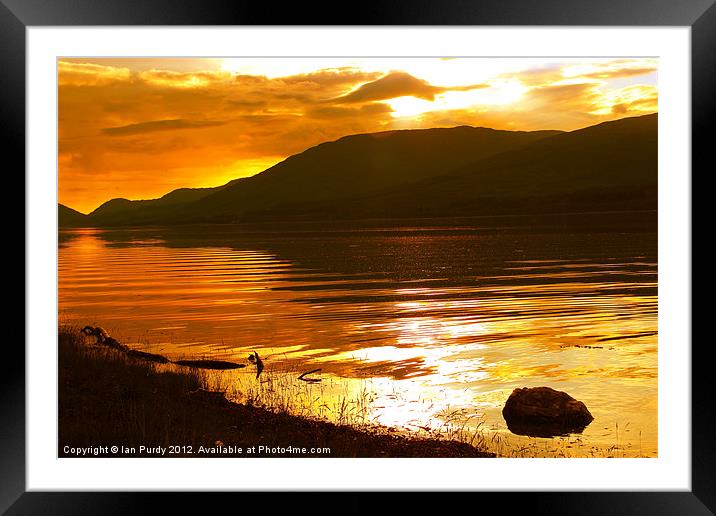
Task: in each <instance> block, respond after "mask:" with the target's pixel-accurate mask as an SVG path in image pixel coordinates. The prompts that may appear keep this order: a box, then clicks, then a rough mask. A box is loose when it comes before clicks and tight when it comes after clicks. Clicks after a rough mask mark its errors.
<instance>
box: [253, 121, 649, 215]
mask: <svg viewBox="0 0 716 516" xmlns="http://www.w3.org/2000/svg"><path fill="white" fill-rule="evenodd" d="M657 126H658V117H657V115H656V114H654V115H646V116H642V117H634V118H625V119H621V120H616V121H613V122H605V123H602V124H598V125H595V126H591V127H587V128H585V129H580V130H577V131H572V132H569V133H561V134H557V135H553V136H551V137H549V138H544V139H540V140H538V141H535V142H532V143H529V144H526V145H524V146H522V147H520V148H518V149H513V150H510V151H507V152H502V153H499V154H496V155H493V156H489V157H487V158H484V159H482V160H477V161H475V162H473V163H470V164H468V165H465V166H463V167H459V168H457V169H455V170H452V171H449V172H447V173H445V174H442V175H440V176H437V177H433V178H429V179H426V180H421V181H416V182H413V183H412V184H408V185H402V186H401V187H400V188H390V189H386V190H384V191H382V192H378V193H374V194H371V195H363V196H354V197H353V198H352V199H341V200H340V201H339V202H324V203H297V204H295V205H292V206H289V205H286V206H283V207H281V208H280V209H274V210H264V211H262V212H257V213H255V214H254V216H255V217H256V218H261V219H272V218H273V219H282V218H283V219H295V218H297V217H300V218H316V219H320V218H326V217H341V218H365V217H428V216H461V215H498V214H528V213H554V212H572V211H574V212H586V211H615V210H617V211H628V210H653V209H656V207H657V183H658V174H657V157H658V156H657V132H658V131H657V129H658V127H657Z"/></svg>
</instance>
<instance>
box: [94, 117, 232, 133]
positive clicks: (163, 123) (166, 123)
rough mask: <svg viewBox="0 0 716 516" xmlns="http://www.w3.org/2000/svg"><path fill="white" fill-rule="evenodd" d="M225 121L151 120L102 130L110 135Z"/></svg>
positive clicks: (168, 129)
mask: <svg viewBox="0 0 716 516" xmlns="http://www.w3.org/2000/svg"><path fill="white" fill-rule="evenodd" d="M226 123H227V122H221V121H215V120H184V119H182V118H177V119H174V120H152V121H151V122H140V123H138V124H129V125H122V126H119V127H105V128H104V129H102V132H103V133H105V134H109V135H112V136H123V135H129V134H143V133H153V132H156V131H174V130H177V129H199V128H202V127H216V126H219V125H224V124H226Z"/></svg>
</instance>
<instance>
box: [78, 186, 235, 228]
mask: <svg viewBox="0 0 716 516" xmlns="http://www.w3.org/2000/svg"><path fill="white" fill-rule="evenodd" d="M240 181H242V179H234V180H233V181H230V182H229V183H227V184H225V185H222V186H218V187H214V188H179V189H177V190H173V191H171V192H169V193H168V194H165V195H163V196H162V197H160V198H159V199H147V200H139V201H130V200H129V199H112V200H109V201H107V202H105V203H104V204H102V205H101V206H99V207H98V208H97V209H96V210H94V211H93V212H92V213H90V214H89V217H90V219H91V220H92V222H93V223H94V224H96V225H98V226H114V225H117V226H123V225H137V224H149V223H154V222H157V221H162V220H163V221H170V220H172V219H173V218H175V217H177V213H179V214H180V213H181V209H182V208H183V207H185V206H187V205H189V204H192V203H194V202H196V201H198V200H200V199H202V198H204V197H206V196H207V195H209V194H211V193H213V192H216V191H218V190H221V189H222V188H226V187H227V186H230V185H233V184H235V183H238V182H240Z"/></svg>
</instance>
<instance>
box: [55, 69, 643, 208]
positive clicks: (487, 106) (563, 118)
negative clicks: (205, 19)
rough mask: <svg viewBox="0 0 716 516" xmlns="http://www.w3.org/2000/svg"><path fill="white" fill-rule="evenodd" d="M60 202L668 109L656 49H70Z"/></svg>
mask: <svg viewBox="0 0 716 516" xmlns="http://www.w3.org/2000/svg"><path fill="white" fill-rule="evenodd" d="M58 72H59V103H58V105H59V113H58V115H59V146H58V151H59V156H58V161H59V202H60V203H62V204H65V205H68V206H70V207H72V208H75V209H77V210H79V211H82V212H84V213H88V212H90V211H92V210H93V209H95V208H96V207H97V206H99V205H100V204H102V203H103V202H105V201H107V200H109V199H111V198H114V197H125V198H128V199H150V198H156V197H160V196H162V195H164V194H165V193H167V192H169V191H171V190H173V189H175V188H180V187H206V186H218V185H221V184H224V183H226V182H227V181H229V180H231V179H235V178H237V177H243V176H249V175H253V174H256V173H258V172H261V171H262V170H264V169H266V168H268V167H270V166H271V165H273V164H275V163H277V162H278V161H281V160H282V159H284V158H286V157H287V156H289V155H291V154H295V153H297V152H301V151H303V150H305V149H306V148H308V147H311V146H313V145H316V144H318V143H321V142H324V141H330V140H335V139H337V138H340V137H342V136H345V135H349V134H355V133H364V132H375V131H385V130H391V129H414V128H426V127H453V126H458V125H471V126H484V127H492V128H495V129H511V130H535V129H562V130H572V129H578V128H581V127H585V126H588V125H592V124H595V123H598V122H602V121H606V120H613V119H617V118H622V117H625V116H637V115H643V114H647V113H653V112H656V111H657V86H656V84H657V60H656V59H625V58H619V59H555V60H547V59H544V58H541V59H517V58H510V59H497V58H455V59H452V58H450V59H439V58H402V59H394V58H373V59H350V58H340V59H339V58H331V59H326V58H315V59H313V58H261V59H244V58H241V59H239V58H237V59H226V58H222V59H219V58H216V59H205V58H202V59H200V58H191V59H189V58H161V59H159V58H137V59H129V58H121V59H120V58H101V59H99V58H94V59H60V60H59V62H58Z"/></svg>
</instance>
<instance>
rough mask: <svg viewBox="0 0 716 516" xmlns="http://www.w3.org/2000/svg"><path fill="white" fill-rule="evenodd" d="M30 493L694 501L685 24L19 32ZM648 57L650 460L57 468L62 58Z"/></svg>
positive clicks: (67, 463) (61, 462) (100, 462)
mask: <svg viewBox="0 0 716 516" xmlns="http://www.w3.org/2000/svg"><path fill="white" fill-rule="evenodd" d="M26 37H27V44H28V45H27V59H28V60H27V103H28V105H27V148H26V153H27V175H26V181H27V192H28V194H27V207H26V210H27V212H26V221H27V226H26V227H27V240H26V242H27V263H28V273H27V276H26V282H27V297H26V299H27V307H26V308H27V311H26V313H27V316H26V325H27V328H26V329H27V332H26V335H27V337H26V338H27V341H26V354H27V429H26V432H27V445H26V446H27V489H28V490H29V491H36V490H188V489H191V490H241V489H245V490H257V489H258V490H260V489H268V490H274V489H285V490H310V489H321V490H328V489H340V490H345V489H360V490H365V489H370V490H403V489H405V490H420V489H436V490H535V491H545V490H690V489H691V423H690V422H691V390H690V381H691V346H690V343H691V317H690V316H691V306H690V293H691V240H690V234H691V217H690V212H691V198H690V182H691V151H690V149H691V120H690V113H691V69H690V37H691V32H690V28H689V27H669V28H654V27H638V28H637V27H620V28H615V27H588V28H582V27H564V28H554V27H528V28H513V27H455V28H453V27H433V28H413V27H385V28H364V27H350V28H337V27H330V28H314V27H292V28H275V27H266V28H259V27H248V28H242V27H211V28H206V27H196V28H187V27H181V28H174V27H146V28H137V27H112V28H99V27H87V28H76V27H63V28H59V27H28V29H27V33H26ZM81 55H92V56H116V57H124V56H223V57H241V56H252V57H256V56H266V57H269V56H295V57H301V56H304V57H305V56H328V55H330V56H350V57H359V56H360V57H379V56H406V57H408V56H422V57H427V56H435V57H441V56H473V57H479V56H504V57H509V56H515V57H516V56H520V57H542V56H544V57H588V56H591V57H601V56H603V57H619V56H624V57H636V56H641V57H644V56H656V57H658V58H659V71H658V86H659V276H658V277H659V359H658V361H659V457H658V458H657V459H497V460H490V459H300V458H291V459H231V458H214V459H200V458H196V459H151V458H142V459H128V458H123V459H94V458H93V459H58V458H57V437H56V436H57V418H56V416H57V412H56V403H55V400H56V394H57V371H56V359H57V349H56V345H55V343H56V339H57V324H56V321H57V279H56V276H57V233H56V227H57V226H56V222H57V210H56V206H57V183H56V177H57V176H56V171H57V113H56V101H57V77H56V58H57V57H61V56H81Z"/></svg>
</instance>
